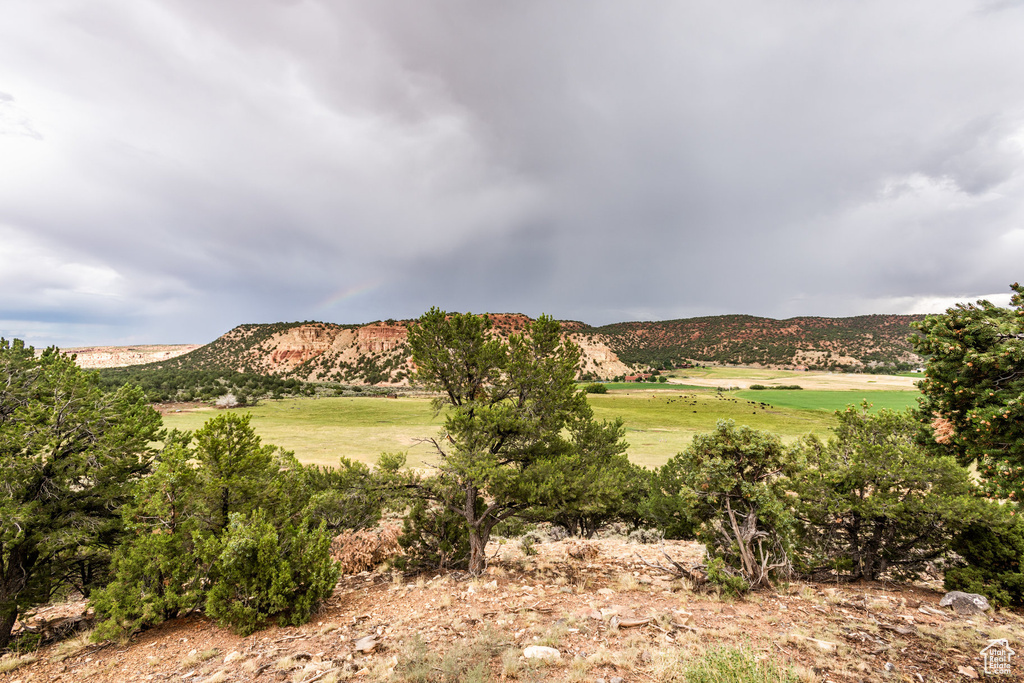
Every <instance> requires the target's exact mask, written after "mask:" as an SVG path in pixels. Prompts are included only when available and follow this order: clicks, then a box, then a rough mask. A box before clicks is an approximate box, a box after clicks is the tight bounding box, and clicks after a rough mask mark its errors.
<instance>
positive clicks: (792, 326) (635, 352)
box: [591, 315, 924, 371]
mask: <svg viewBox="0 0 1024 683" xmlns="http://www.w3.org/2000/svg"><path fill="white" fill-rule="evenodd" d="M923 317H924V316H918V315H862V316H855V317H852V318H819V317H799V318H788V319H786V320H775V319H773V318H760V317H756V316H752V315H719V316H707V317H701V318H683V319H679V320H665V321H659V322H628V323H614V324H612V325H605V326H603V327H595V328H591V330H592V332H593V333H594V334H595V335H600V336H602V337H604V338H605V341H606V343H607V344H608V346H609V347H611V349H612V350H613V351H615V353H616V354H618V356H619V358H620V359H621V360H622V361H623V362H625V363H629V364H633V365H639V364H647V365H670V364H674V365H678V364H681V363H683V362H684V361H687V360H690V361H699V362H712V363H729V364H737V365H765V366H785V367H793V366H797V367H799V366H802V367H806V368H807V369H811V370H816V369H830V370H852V371H881V370H905V369H910V368H911V367H916V366H918V365H920V364H921V362H922V361H921V357H920V356H918V355H917V354H916V353H914V350H913V347H912V346H911V343H910V340H909V337H910V336H911V335H912V334H913V333H914V331H913V329H912V328H911V323H912V322H914V321H917V320H921V319H923Z"/></svg>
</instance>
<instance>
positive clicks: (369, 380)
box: [101, 313, 922, 401]
mask: <svg viewBox="0 0 1024 683" xmlns="http://www.w3.org/2000/svg"><path fill="white" fill-rule="evenodd" d="M484 317H486V318H487V320H488V321H489V322H490V332H489V333H490V334H493V335H495V336H497V337H501V338H508V337H509V335H515V334H521V333H522V332H523V331H524V330H526V329H527V328H528V327H529V326H530V325H531V324H532V323H533V320H532V319H531V318H530V317H529V316H526V315H523V314H521V313H489V314H485V316H484ZM921 318H922V316H906V315H866V316H858V317H854V318H815V317H802V318H790V319H788V320H773V319H771V318H759V317H755V316H749V315H726V316H709V317H703V318H689V319H681V320H667V321H661V322H628V323H615V324H613V325H605V326H603V327H590V326H588V325H586V324H585V323H582V322H579V321H563V322H560V325H561V327H562V330H563V333H566V334H571V335H573V338H574V339H576V340H577V342H578V343H581V347H582V350H583V352H584V356H585V357H586V353H587V352H588V351H587V348H588V347H587V345H586V344H583V343H582V342H584V341H586V342H593V343H595V344H604V345H606V346H607V348H608V349H611V351H612V352H613V353H614V354H615V355H616V356H617V357H618V360H621V361H622V362H623V363H626V364H627V365H629V366H631V367H633V368H637V369H643V368H647V367H651V366H653V367H672V366H678V365H682V364H684V363H685V362H686V361H693V362H711V363H726V364H737V365H762V366H775V367H804V368H807V369H810V370H848V371H862V372H886V371H889V372H892V371H901V370H908V369H911V368H914V367H918V366H919V365H921V364H922V360H921V357H920V356H919V355H917V354H915V353H914V350H913V348H912V346H911V344H910V341H909V338H910V337H911V336H912V335H913V334H914V331H913V330H912V329H911V323H912V322H914V321H916V320H920V319H921ZM410 324H411V321H404V320H398V321H396V320H386V321H376V322H372V323H368V324H365V325H339V324H335V323H324V322H315V321H305V322H291V323H273V324H247V325H239V326H238V327H235V328H234V329H232V330H230V331H229V332H227V333H225V334H224V335H222V336H221V337H219V338H218V339H216V340H215V341H213V342H211V343H209V344H207V345H205V346H203V347H200V348H198V349H196V350H194V351H191V352H189V353H187V354H184V355H181V356H178V357H176V358H171V359H169V360H165V361H160V362H157V363H148V364H145V365H136V366H131V367H125V368H109V369H105V370H103V371H102V373H101V374H102V376H103V378H104V381H105V383H107V384H109V385H111V386H113V385H120V384H123V383H124V382H125V381H129V380H130V381H132V382H134V383H135V384H138V385H140V386H142V387H143V388H144V389H145V390H146V394H147V396H148V397H149V398H150V400H154V401H176V400H186V401H188V400H215V399H217V398H219V397H221V396H224V395H226V394H228V393H231V394H233V395H235V396H246V397H253V398H260V397H270V396H289V395H296V394H299V393H309V392H311V391H312V388H311V387H309V386H307V384H308V383H310V382H312V383H318V384H329V385H338V387H343V386H344V385H356V386H360V385H362V386H365V385H371V386H372V385H379V386H384V387H394V386H396V385H404V384H407V383H408V380H409V376H410V374H411V373H412V371H413V366H412V364H411V360H412V359H411V353H410V349H409V345H408V343H407V335H408V328H409V325H410ZM605 350H606V351H607V349H605ZM605 360H606V361H607V359H605ZM612 360H613V361H615V363H616V364H617V363H618V361H617V360H615V359H614V358H613V359H612ZM594 367H596V366H594ZM594 367H591V370H592V371H593V370H594ZM620 367H621V365H620ZM614 374H618V373H615V372H610V373H609V374H608V377H611V376H612V375H614ZM588 376H589V377H592V378H598V379H599V378H601V377H602V376H601V375H600V372H596V373H595V372H591V374H590V375H588ZM342 390H344V389H342Z"/></svg>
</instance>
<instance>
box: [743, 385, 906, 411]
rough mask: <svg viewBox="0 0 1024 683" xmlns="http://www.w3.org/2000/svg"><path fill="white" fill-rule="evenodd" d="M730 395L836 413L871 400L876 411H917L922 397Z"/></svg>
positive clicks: (773, 392) (896, 394)
mask: <svg viewBox="0 0 1024 683" xmlns="http://www.w3.org/2000/svg"><path fill="white" fill-rule="evenodd" d="M730 395H732V396H738V397H740V398H744V399H747V400H749V401H757V402H759V403H768V404H770V405H772V406H774V407H776V408H793V409H796V410H826V411H828V412H832V411H835V410H840V409H842V408H845V407H846V406H848V405H850V404H853V405H860V402H861V401H863V400H867V402H868V403H870V404H871V406H872V409H873V410H879V409H880V408H890V409H892V410H903V409H904V408H914V407H917V399H918V397H919V396H920V395H921V394H920V393H919V392H916V391H780V390H772V389H765V390H763V391H749V390H748V391H734V392H730Z"/></svg>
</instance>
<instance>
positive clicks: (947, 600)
mask: <svg viewBox="0 0 1024 683" xmlns="http://www.w3.org/2000/svg"><path fill="white" fill-rule="evenodd" d="M939 607H952V608H953V611H954V612H956V613H957V614H981V613H982V612H986V611H988V609H989V604H988V598H986V597H985V596H984V595H978V594H977V593H964V592H962V591H950V592H948V593H946V594H945V595H943V596H942V600H939Z"/></svg>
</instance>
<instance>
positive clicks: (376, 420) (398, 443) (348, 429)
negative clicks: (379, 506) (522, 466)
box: [164, 397, 443, 466]
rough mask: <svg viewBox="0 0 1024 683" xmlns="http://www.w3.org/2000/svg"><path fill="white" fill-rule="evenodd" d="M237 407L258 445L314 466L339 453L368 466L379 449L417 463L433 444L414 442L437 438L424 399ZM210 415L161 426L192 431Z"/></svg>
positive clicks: (435, 421) (177, 417)
mask: <svg viewBox="0 0 1024 683" xmlns="http://www.w3.org/2000/svg"><path fill="white" fill-rule="evenodd" d="M238 410H239V411H240V412H247V413H250V414H251V415H252V425H253V428H254V429H255V430H256V433H257V434H259V435H260V437H261V438H262V439H263V442H264V443H272V444H274V445H277V446H281V447H283V448H287V449H288V450H290V451H295V455H296V457H298V458H299V460H301V461H302V462H305V463H316V464H318V465H336V464H337V463H338V456H341V455H344V456H346V457H348V458H352V459H353V460H360V461H362V462H365V463H368V464H371V463H373V462H375V461H376V460H377V456H379V455H380V454H381V453H382V452H385V451H404V452H406V453H408V456H409V464H410V465H413V466H421V465H423V464H425V462H426V461H427V460H428V459H429V458H430V456H431V454H432V453H433V447H432V446H430V445H429V444H425V443H423V442H422V441H420V440H421V439H424V438H431V437H435V436H437V433H438V430H439V429H440V427H441V424H442V423H443V417H442V416H437V417H434V411H433V409H432V408H431V407H430V399H426V398H405V397H403V398H400V399H387V398H361V397H360V398H317V399H311V398H297V399H284V400H280V401H265V402H263V403H260V404H259V405H257V406H254V407H251V408H240V409H238ZM215 415H217V411H216V410H215V409H213V408H208V409H201V410H197V411H194V412H182V413H171V414H170V415H165V416H164V425H165V426H166V427H168V428H176V429H189V430H195V429H198V428H199V427H202V426H203V423H204V422H206V420H208V419H210V418H211V417H214V416H215Z"/></svg>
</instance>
